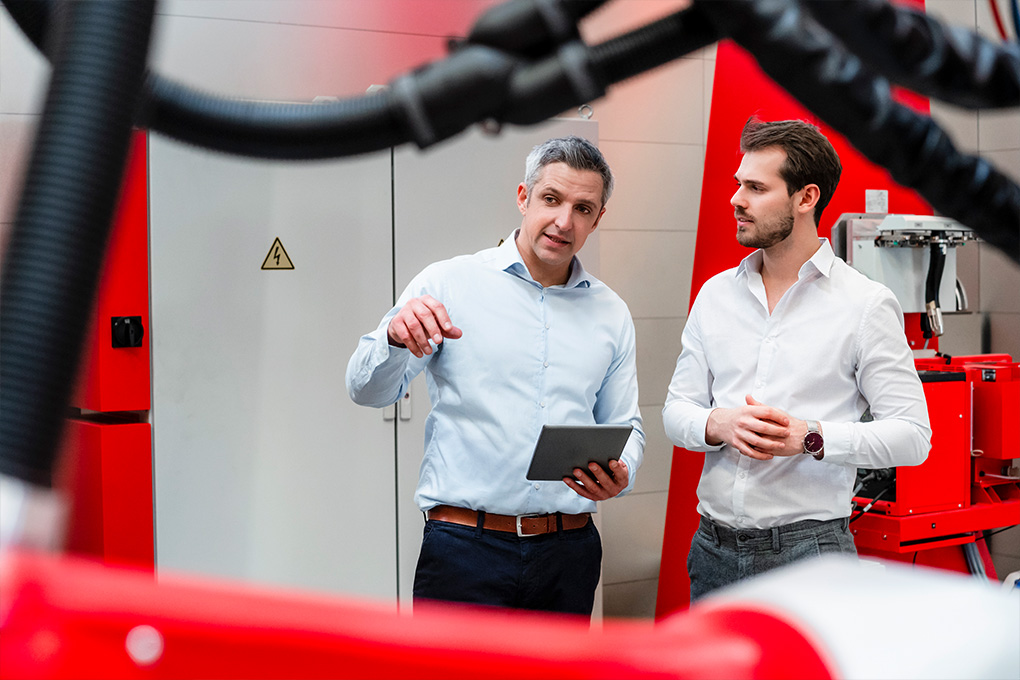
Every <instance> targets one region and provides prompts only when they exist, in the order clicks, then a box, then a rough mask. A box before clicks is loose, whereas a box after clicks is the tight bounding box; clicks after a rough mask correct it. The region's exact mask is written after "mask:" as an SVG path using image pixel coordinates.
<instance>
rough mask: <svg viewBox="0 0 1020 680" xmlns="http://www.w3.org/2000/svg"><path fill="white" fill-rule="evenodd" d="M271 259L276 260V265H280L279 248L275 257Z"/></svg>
mask: <svg viewBox="0 0 1020 680" xmlns="http://www.w3.org/2000/svg"><path fill="white" fill-rule="evenodd" d="M273 257H275V258H276V264H280V249H279V248H277V249H276V255H274V256H273Z"/></svg>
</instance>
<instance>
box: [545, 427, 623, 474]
mask: <svg viewBox="0 0 1020 680" xmlns="http://www.w3.org/2000/svg"><path fill="white" fill-rule="evenodd" d="M633 429H634V426H633V425H544V426H543V427H542V433H541V434H540V435H539V437H538V443H537V444H535V453H534V454H532V456H531V467H530V468H528V475H527V478H528V479H530V480H533V481H550V480H557V481H558V480H561V479H563V478H564V477H571V478H572V477H573V476H574V468H581V469H582V470H585V471H587V470H588V463H591V462H596V463H598V464H599V465H601V466H602V468H603V469H605V470H606V471H608V470H609V461H610V460H618V459H619V458H620V454H621V453H622V452H623V447H624V446H626V444H627V439H628V438H629V437H630V433H631V431H632V430H633Z"/></svg>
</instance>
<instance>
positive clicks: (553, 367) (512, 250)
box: [347, 137, 644, 616]
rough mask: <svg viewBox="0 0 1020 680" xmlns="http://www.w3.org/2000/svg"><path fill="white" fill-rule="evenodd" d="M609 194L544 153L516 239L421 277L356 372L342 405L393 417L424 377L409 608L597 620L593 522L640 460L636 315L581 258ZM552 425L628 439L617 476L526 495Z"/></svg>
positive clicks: (578, 474) (527, 190) (571, 142)
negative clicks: (600, 428)
mask: <svg viewBox="0 0 1020 680" xmlns="http://www.w3.org/2000/svg"><path fill="white" fill-rule="evenodd" d="M612 189H613V176H612V173H611V172H610V170H609V166H608V164H607V163H606V161H605V158H603V156H602V154H601V152H599V150H598V149H597V148H596V147H595V146H594V145H593V144H591V143H590V142H588V141H587V140H585V139H582V138H580V137H564V138H559V139H551V140H549V141H547V142H545V143H543V144H541V145H539V146H537V147H535V149H534V150H533V151H532V152H531V154H530V155H529V156H528V159H527V164H526V169H525V179H524V182H523V183H521V184H520V185H519V186H518V187H517V206H518V208H519V210H520V211H521V214H522V215H523V220H522V222H521V226H520V228H519V229H517V230H515V231H514V233H513V234H511V235H510V236H509V237H507V239H506V240H505V241H504V242H503V243H502V244H501V245H499V246H498V247H496V248H489V249H487V250H483V251H480V252H478V253H475V254H474V255H466V256H461V257H456V258H453V259H451V260H445V261H442V262H437V263H434V264H432V265H430V266H428V267H426V268H425V269H424V270H423V271H422V272H421V273H420V274H418V275H417V276H416V277H415V278H414V279H413V280H412V281H411V283H410V284H409V285H408V286H407V288H406V289H405V290H404V292H403V294H402V295H401V296H400V299H399V300H398V301H397V304H396V306H394V307H393V309H391V310H390V311H389V312H388V313H387V314H386V315H385V316H384V317H383V319H382V322H381V323H380V324H379V327H378V328H377V329H376V330H375V331H374V332H372V333H370V334H368V335H366V336H364V337H362V338H361V341H360V342H359V345H358V348H357V350H356V351H355V353H354V355H353V356H352V357H351V360H350V363H349V364H348V366H347V391H348V393H349V394H350V395H351V398H352V399H353V400H354V401H355V402H357V403H358V404H362V405H364V406H375V407H383V406H388V405H390V404H393V403H394V402H396V401H397V400H398V399H400V397H401V396H402V395H403V394H404V392H405V391H406V390H407V387H408V385H409V384H410V382H411V380H412V379H414V377H415V376H416V375H417V374H418V373H420V372H421V371H423V370H424V371H425V372H426V376H427V380H428V387H429V397H430V398H431V400H432V411H431V412H430V413H429V416H428V419H427V421H426V426H425V457H424V460H423V461H422V467H421V474H420V477H419V481H418V488H417V491H416V492H415V501H416V502H417V503H418V506H419V507H420V508H421V509H422V511H423V512H424V513H425V514H426V516H427V518H428V520H427V522H426V524H425V531H424V538H423V541H422V548H421V555H420V557H419V560H418V567H417V570H416V572H415V580H414V597H415V601H420V600H423V599H429V600H447V601H456V602H467V603H473V604H484V605H493V606H503V607H516V608H523V609H534V610H542V611H555V612H565V613H573V614H582V615H585V616H590V615H591V611H592V604H593V602H594V597H595V587H596V585H597V584H598V580H599V575H600V572H601V562H602V543H601V539H600V537H599V534H598V531H597V530H596V528H595V526H594V524H593V523H592V519H591V515H592V513H593V512H595V511H596V501H600V500H606V499H609V498H612V497H614V496H619V495H621V494H623V493H626V492H628V491H629V490H630V489H631V488H632V487H633V485H634V473H635V471H636V470H637V468H638V466H639V465H640V464H641V459H642V455H643V450H644V433H643V432H642V430H641V415H640V412H639V411H638V388H637V373H636V368H635V344H634V323H633V321H632V320H631V316H630V311H629V310H628V309H627V305H626V304H625V303H624V302H623V300H621V299H620V297H619V296H617V295H616V294H615V293H614V292H613V291H612V290H610V289H609V288H608V287H607V286H606V285H605V284H604V283H602V282H601V281H599V280H598V279H597V278H595V277H594V276H592V275H591V274H589V273H588V272H586V271H585V270H584V267H582V266H581V262H580V260H578V259H577V257H576V256H575V255H576V253H577V252H578V251H579V250H580V249H581V247H582V246H583V245H584V243H585V240H586V239H587V238H588V236H589V235H591V233H592V232H593V231H595V228H596V227H598V224H599V220H600V219H601V218H602V214H603V213H604V212H605V205H606V201H607V200H608V199H609V196H610V194H611V193H612ZM546 424H550V425H588V424H621V425H633V427H634V429H633V431H632V433H631V436H630V439H629V440H628V442H627V445H626V447H625V449H624V451H623V453H622V454H621V457H620V460H618V461H613V462H611V463H610V466H609V467H610V469H609V470H608V471H606V470H603V469H602V468H601V467H600V466H598V465H597V464H594V463H593V464H591V465H590V469H589V470H584V471H582V470H581V469H575V470H574V471H573V472H574V476H573V477H564V479H563V481H562V482H561V481H551V482H533V481H530V480H528V479H527V478H526V474H527V470H528V466H529V464H530V461H531V454H532V451H533V450H534V447H535V442H536V441H537V439H538V436H539V433H540V431H541V429H542V426H543V425H546Z"/></svg>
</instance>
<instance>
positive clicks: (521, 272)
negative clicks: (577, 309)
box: [493, 229, 592, 288]
mask: <svg viewBox="0 0 1020 680" xmlns="http://www.w3.org/2000/svg"><path fill="white" fill-rule="evenodd" d="M519 232H520V229H514V230H513V231H512V232H511V233H510V235H509V236H507V237H506V238H505V239H503V243H501V244H500V245H499V247H498V248H497V249H496V257H495V259H494V260H493V262H494V264H495V265H496V266H497V267H499V268H500V269H502V270H503V271H505V272H510V273H511V274H513V275H515V276H518V277H520V278H522V279H524V280H525V281H528V282H530V283H534V284H535V285H541V284H539V283H538V282H537V281H535V279H534V278H532V276H531V272H530V271H528V266H527V265H526V264H524V259H523V258H522V257H521V252H520V251H519V250H517V235H518V233H519ZM591 278H592V277H591V275H590V274H589V273H588V272H587V271H586V270H585V268H584V266H583V265H582V264H581V261H580V260H579V259H577V256H576V255H575V256H574V259H573V260H571V264H570V277H569V278H568V279H567V282H566V283H565V284H563V286H562V287H563V288H578V287H584V288H591ZM550 287H551V288H559V287H560V286H550Z"/></svg>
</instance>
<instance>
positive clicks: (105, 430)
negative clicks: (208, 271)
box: [55, 131, 155, 571]
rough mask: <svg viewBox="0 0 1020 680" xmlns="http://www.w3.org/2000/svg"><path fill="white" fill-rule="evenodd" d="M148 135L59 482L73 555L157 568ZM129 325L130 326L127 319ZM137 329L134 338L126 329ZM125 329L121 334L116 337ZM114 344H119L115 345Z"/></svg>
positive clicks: (135, 163)
mask: <svg viewBox="0 0 1020 680" xmlns="http://www.w3.org/2000/svg"><path fill="white" fill-rule="evenodd" d="M146 174H147V173H146V135H145V133H144V132H142V131H137V132H135V133H134V135H133V138H132V144H131V149H130V151H129V154H128V160H127V164H126V166H125V174H124V182H123V186H122V189H121V198H120V203H119V205H118V208H117V212H116V213H115V215H114V221H113V225H112V227H111V230H110V241H109V245H108V247H107V253H106V259H105V260H104V263H103V269H102V274H101V277H100V281H99V288H98V292H97V295H96V303H95V307H94V310H93V314H92V321H91V325H90V330H89V334H88V335H87V336H86V340H85V346H84V349H83V352H82V361H81V369H80V372H79V378H78V383H77V384H76V386H75V390H74V393H73V395H72V398H71V403H70V406H71V407H72V408H77V409H79V410H80V412H81V413H80V415H79V416H76V417H72V418H69V419H68V421H67V424H66V427H65V439H64V444H63V447H64V450H63V455H62V456H61V460H62V461H63V467H62V468H61V469H60V470H59V471H58V473H57V478H56V480H55V481H56V482H57V484H58V485H59V486H62V487H63V488H64V489H65V491H66V494H67V497H68V500H69V503H70V508H71V514H70V516H69V518H68V519H69V522H68V534H67V537H66V540H67V548H68V550H70V551H72V552H76V553H80V554H83V555H87V556H90V557H97V558H99V559H101V560H103V561H106V562H110V563H117V564H130V565H134V566H140V567H144V568H146V569H148V570H150V571H151V570H153V569H154V553H155V541H154V535H153V499H152V483H153V482H152V434H151V427H150V425H149V424H148V423H147V422H144V421H145V420H147V416H146V412H147V411H148V410H149V408H150V403H151V380H150V367H149V364H150V362H149V357H150V353H149V335H150V334H149V332H148V331H149V244H148V188H147V180H146ZM125 320H126V321H125ZM125 323H128V324H131V325H132V328H131V329H130V331H131V334H130V338H127V339H126V336H125V334H124V329H125V326H124V324H125ZM116 331H119V334H118V332H116ZM115 336H116V337H115Z"/></svg>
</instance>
